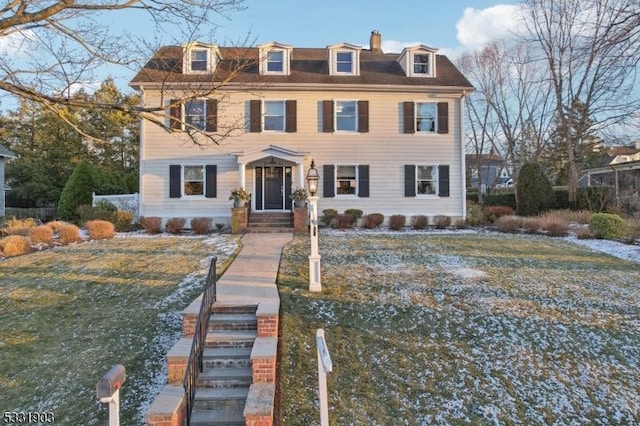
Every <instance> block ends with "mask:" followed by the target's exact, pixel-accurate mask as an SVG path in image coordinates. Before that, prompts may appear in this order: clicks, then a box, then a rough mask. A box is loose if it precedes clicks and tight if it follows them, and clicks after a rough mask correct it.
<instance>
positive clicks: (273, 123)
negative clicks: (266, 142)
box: [262, 101, 285, 132]
mask: <svg viewBox="0 0 640 426" xmlns="http://www.w3.org/2000/svg"><path fill="white" fill-rule="evenodd" d="M262 128H263V130H265V131H273V132H284V131H285V103H284V101H264V116H263V125H262Z"/></svg>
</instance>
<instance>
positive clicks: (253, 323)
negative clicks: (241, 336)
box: [209, 314, 258, 332]
mask: <svg viewBox="0 0 640 426" xmlns="http://www.w3.org/2000/svg"><path fill="white" fill-rule="evenodd" d="M257 328H258V318H257V317H256V316H255V314H211V316H210V317H209V331H210V332H211V331H215V330H227V331H238V330H257Z"/></svg>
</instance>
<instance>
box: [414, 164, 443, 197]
mask: <svg viewBox="0 0 640 426" xmlns="http://www.w3.org/2000/svg"><path fill="white" fill-rule="evenodd" d="M437 193H438V166H433V165H417V166H416V195H436V194H437Z"/></svg>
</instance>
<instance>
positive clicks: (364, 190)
mask: <svg viewBox="0 0 640 426" xmlns="http://www.w3.org/2000/svg"><path fill="white" fill-rule="evenodd" d="M368 196H369V165H368V164H361V165H359V166H358V197H368Z"/></svg>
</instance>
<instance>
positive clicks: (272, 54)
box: [266, 50, 285, 74]
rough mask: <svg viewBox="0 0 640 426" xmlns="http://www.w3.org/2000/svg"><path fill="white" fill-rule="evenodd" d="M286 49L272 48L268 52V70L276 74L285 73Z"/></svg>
mask: <svg viewBox="0 0 640 426" xmlns="http://www.w3.org/2000/svg"><path fill="white" fill-rule="evenodd" d="M284 56H285V55H284V50H270V51H268V52H267V60H266V72H267V73H274V74H282V73H284V59H285V58H284Z"/></svg>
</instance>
